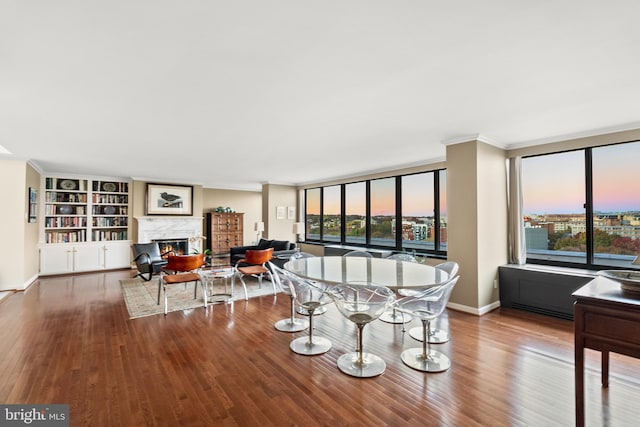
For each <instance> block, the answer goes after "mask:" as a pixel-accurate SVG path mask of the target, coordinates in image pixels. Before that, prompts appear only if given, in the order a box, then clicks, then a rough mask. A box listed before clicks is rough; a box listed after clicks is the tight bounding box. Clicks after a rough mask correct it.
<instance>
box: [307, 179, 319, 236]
mask: <svg viewBox="0 0 640 427" xmlns="http://www.w3.org/2000/svg"><path fill="white" fill-rule="evenodd" d="M305 200H306V205H307V207H306V216H305V218H306V230H305V236H306V237H305V238H306V239H316V240H317V239H320V189H319V188H312V189H309V190H307V191H306V198H305Z"/></svg>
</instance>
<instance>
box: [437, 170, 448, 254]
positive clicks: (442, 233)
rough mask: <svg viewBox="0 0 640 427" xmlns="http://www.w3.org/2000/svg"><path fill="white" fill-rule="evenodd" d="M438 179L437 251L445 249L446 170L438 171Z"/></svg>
mask: <svg viewBox="0 0 640 427" xmlns="http://www.w3.org/2000/svg"><path fill="white" fill-rule="evenodd" d="M438 174H439V175H438V176H439V179H440V186H439V190H438V191H439V193H438V194H439V196H440V247H439V248H437V250H439V251H446V250H447V241H448V240H447V223H448V221H447V171H446V170H441V171H439V172H438Z"/></svg>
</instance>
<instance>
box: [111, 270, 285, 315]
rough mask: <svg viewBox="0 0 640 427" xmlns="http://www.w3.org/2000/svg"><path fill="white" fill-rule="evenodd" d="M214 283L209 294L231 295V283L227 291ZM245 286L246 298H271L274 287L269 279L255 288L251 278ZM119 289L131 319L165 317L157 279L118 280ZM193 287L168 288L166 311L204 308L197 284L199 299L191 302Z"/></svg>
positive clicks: (240, 293) (238, 287) (237, 294)
mask: <svg viewBox="0 0 640 427" xmlns="http://www.w3.org/2000/svg"><path fill="white" fill-rule="evenodd" d="M215 282H216V283H215V285H214V289H213V291H212V292H211V293H214V294H215V293H223V292H226V293H229V292H230V285H231V280H229V286H228V287H227V289H226V291H225V287H224V282H223V281H222V280H216V281H215ZM245 282H246V283H247V293H248V295H249V298H254V297H258V296H262V295H269V294H273V287H272V285H271V282H270V281H269V280H268V279H264V280H263V281H262V287H260V286H259V285H258V280H257V279H255V278H253V277H245ZM120 286H121V288H122V295H123V296H124V301H125V303H126V305H127V310H128V311H129V318H130V319H136V318H138V317H145V316H151V315H154V314H163V313H164V301H163V298H164V296H163V294H162V292H161V293H160V304H158V279H157V278H156V277H154V278H153V279H152V280H150V281H148V282H145V281H144V280H142V279H140V278H139V277H134V278H131V279H123V280H120ZM193 286H194V285H193V283H188V284H187V286H186V288H185V285H184V284H182V283H180V284H176V285H171V286H167V299H168V300H169V304H168V309H167V311H169V312H171V311H179V310H190V309H193V308H197V307H203V306H204V299H203V298H202V288H201V287H200V284H198V296H197V298H196V299H193ZM243 299H244V290H243V289H242V283H241V282H240V279H237V278H236V284H235V288H234V296H233V300H243ZM211 300H212V298H208V301H209V302H211ZM214 301H215V300H214Z"/></svg>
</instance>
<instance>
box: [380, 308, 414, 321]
mask: <svg viewBox="0 0 640 427" xmlns="http://www.w3.org/2000/svg"><path fill="white" fill-rule="evenodd" d="M378 319H380V320H381V321H383V322H385V323H395V324H398V323H409V322H411V316H410V315H408V314H406V313H402V312H400V311H398V310H387V311H385V312H384V313H382V315H381V316H380V317H379V318H378Z"/></svg>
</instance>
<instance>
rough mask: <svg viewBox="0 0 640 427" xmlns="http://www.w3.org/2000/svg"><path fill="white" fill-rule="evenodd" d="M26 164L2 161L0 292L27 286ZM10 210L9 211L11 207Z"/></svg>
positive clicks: (15, 161) (0, 176)
mask: <svg viewBox="0 0 640 427" xmlns="http://www.w3.org/2000/svg"><path fill="white" fill-rule="evenodd" d="M25 171H26V162H24V161H19V160H0V193H2V206H3V207H4V208H3V209H0V236H2V244H1V245H0V290H9V289H23V288H24V285H25V277H24V272H25V224H26V221H27V218H26V214H27V212H28V211H27V195H26V193H27V191H26V173H25ZM9 207H10V208H11V209H8V208H9Z"/></svg>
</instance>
